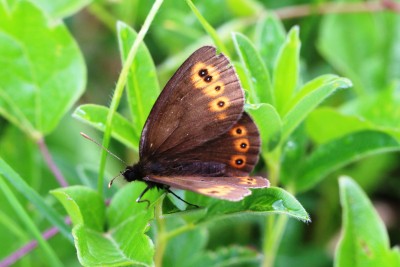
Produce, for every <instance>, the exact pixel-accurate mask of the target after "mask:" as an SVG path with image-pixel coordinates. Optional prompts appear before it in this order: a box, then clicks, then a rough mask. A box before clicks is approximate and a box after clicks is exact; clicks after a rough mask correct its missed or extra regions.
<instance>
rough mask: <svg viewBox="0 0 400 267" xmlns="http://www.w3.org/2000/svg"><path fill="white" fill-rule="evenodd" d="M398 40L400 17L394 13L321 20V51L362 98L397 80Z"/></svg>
mask: <svg viewBox="0 0 400 267" xmlns="http://www.w3.org/2000/svg"><path fill="white" fill-rule="evenodd" d="M354 2H355V1H354ZM359 25H362V27H359ZM399 41H400V17H399V16H397V15H396V14H394V13H391V12H382V13H374V14H371V13H357V14H351V15H349V14H348V15H343V14H340V15H335V14H332V15H329V16H324V17H323V19H322V21H321V27H320V34H319V38H318V48H319V50H320V52H321V54H322V56H323V57H324V58H325V59H326V60H327V61H328V62H329V63H330V64H331V65H332V66H334V67H335V69H337V70H338V72H340V73H342V74H344V75H345V76H346V77H349V78H350V79H351V80H352V81H353V83H354V90H355V92H356V93H358V95H359V96H362V95H365V94H366V93H367V92H369V93H371V92H377V91H380V90H381V88H382V87H386V86H387V85H388V84H389V83H390V82H391V81H392V80H396V79H398V77H399V64H398V62H399V59H400V53H399V50H398V43H399ZM360 44H363V45H360Z"/></svg>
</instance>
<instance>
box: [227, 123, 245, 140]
mask: <svg viewBox="0 0 400 267" xmlns="http://www.w3.org/2000/svg"><path fill="white" fill-rule="evenodd" d="M230 134H231V135H232V136H236V137H240V136H246V135H247V129H246V128H245V127H244V126H242V125H236V126H234V127H233V128H232V129H231V131H230Z"/></svg>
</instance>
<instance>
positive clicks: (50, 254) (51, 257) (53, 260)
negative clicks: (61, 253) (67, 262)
mask: <svg viewBox="0 0 400 267" xmlns="http://www.w3.org/2000/svg"><path fill="white" fill-rule="evenodd" d="M0 189H1V192H2V193H3V194H4V196H5V197H6V198H7V200H8V201H9V202H10V204H11V205H12V206H13V207H14V210H15V212H16V213H17V215H18V217H20V219H21V221H22V222H23V223H24V224H25V227H26V229H27V230H28V231H29V232H30V233H31V234H32V236H34V238H35V239H36V240H37V243H38V244H39V245H40V247H41V248H42V249H43V251H44V252H45V253H44V255H45V257H46V260H48V263H49V265H50V266H60V267H61V266H63V264H62V263H61V261H60V259H59V258H58V257H57V254H56V253H55V251H54V250H53V248H52V247H51V246H50V245H49V244H48V243H47V242H46V240H44V238H43V236H42V234H41V233H40V230H39V229H38V227H37V226H36V225H35V223H34V222H33V221H32V219H31V217H30V216H29V215H28V213H27V212H26V211H25V210H24V208H23V207H22V205H21V203H19V201H18V199H17V197H16V196H15V195H14V194H13V192H12V191H11V189H10V188H9V187H8V185H7V184H6V182H5V181H4V179H3V176H2V175H1V174H0ZM2 265H3V264H2ZM5 265H7V264H5Z"/></svg>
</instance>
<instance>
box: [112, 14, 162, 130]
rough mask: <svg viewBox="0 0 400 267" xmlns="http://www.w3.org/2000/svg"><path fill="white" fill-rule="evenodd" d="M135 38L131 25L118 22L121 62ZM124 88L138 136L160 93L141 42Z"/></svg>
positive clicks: (148, 56)
mask: <svg viewBox="0 0 400 267" xmlns="http://www.w3.org/2000/svg"><path fill="white" fill-rule="evenodd" d="M136 38H137V33H136V32H135V31H134V30H133V29H132V28H131V27H129V26H128V25H126V24H125V23H123V22H118V44H119V50H120V53H121V57H122V63H123V64H125V61H126V57H127V56H128V53H129V50H130V49H131V47H132V44H133V42H134V41H135V40H136ZM126 89H127V95H128V102H129V108H130V111H131V116H132V121H133V128H134V129H135V132H134V134H135V135H136V136H140V134H141V132H142V128H143V126H144V124H145V122H146V119H147V117H148V116H149V113H150V110H151V108H152V107H153V105H154V103H155V102H156V100H157V97H158V95H159V94H160V87H159V84H158V81H157V73H156V67H155V66H154V62H153V59H152V57H151V55H150V52H149V50H148V49H147V47H146V46H145V44H144V43H143V42H142V43H141V44H140V45H139V48H138V50H137V53H136V56H135V59H134V60H133V62H132V65H131V66H130V68H129V75H128V78H127V81H126Z"/></svg>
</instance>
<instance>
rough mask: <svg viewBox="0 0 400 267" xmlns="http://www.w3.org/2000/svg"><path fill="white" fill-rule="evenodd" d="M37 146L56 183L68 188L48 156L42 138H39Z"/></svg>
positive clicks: (48, 153)
mask: <svg viewBox="0 0 400 267" xmlns="http://www.w3.org/2000/svg"><path fill="white" fill-rule="evenodd" d="M37 144H38V146H39V149H40V152H42V155H43V157H44V159H45V161H46V163H47V166H49V168H50V170H51V172H52V173H53V174H54V176H55V177H56V179H57V181H58V183H59V184H60V185H61V186H62V187H66V186H68V183H67V181H66V180H65V178H64V176H63V175H62V173H61V171H60V169H59V168H58V167H57V165H56V163H55V162H54V160H53V158H52V156H51V155H50V152H49V149H48V148H47V145H46V143H45V141H44V138H43V137H42V138H40V139H39V140H38V141H37Z"/></svg>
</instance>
